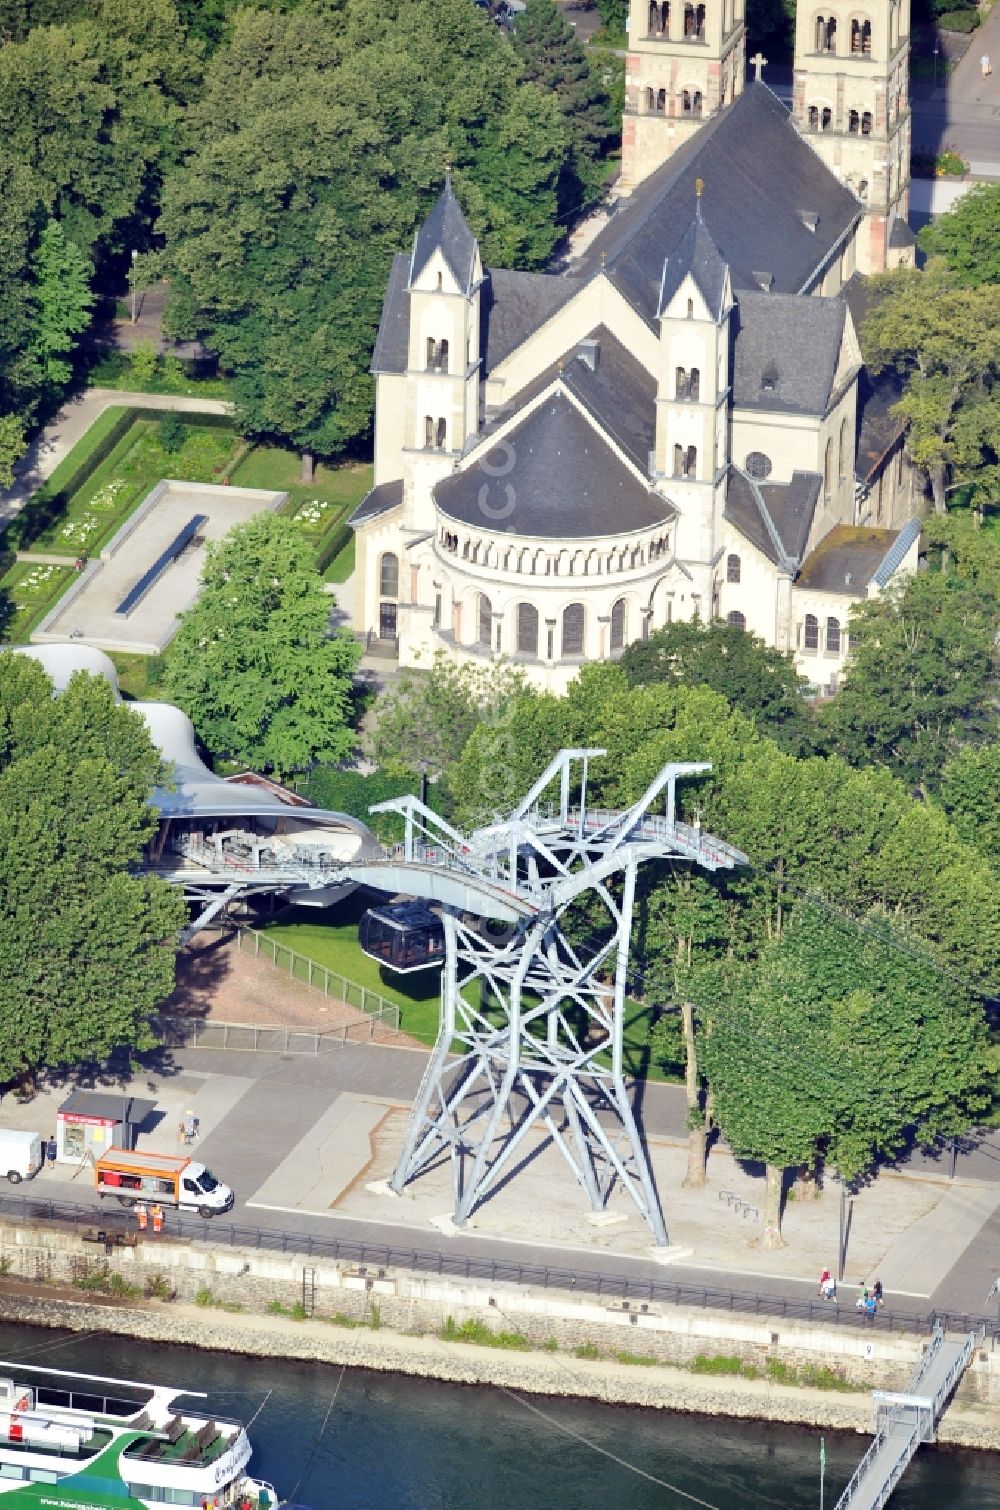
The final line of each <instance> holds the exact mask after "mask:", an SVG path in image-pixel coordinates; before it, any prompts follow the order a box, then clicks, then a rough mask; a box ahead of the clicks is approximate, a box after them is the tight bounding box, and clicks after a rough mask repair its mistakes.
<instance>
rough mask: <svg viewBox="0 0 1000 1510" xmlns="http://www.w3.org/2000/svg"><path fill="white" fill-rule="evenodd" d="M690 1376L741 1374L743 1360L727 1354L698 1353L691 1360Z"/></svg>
mask: <svg viewBox="0 0 1000 1510" xmlns="http://www.w3.org/2000/svg"><path fill="white" fill-rule="evenodd" d="M690 1366H691V1372H692V1374H741V1373H742V1372H743V1360H742V1359H741V1358H737V1357H735V1356H733V1355H731V1354H729V1353H712V1354H708V1353H699V1354H698V1355H697V1356H696V1357H695V1358H692V1360H691V1365H690Z"/></svg>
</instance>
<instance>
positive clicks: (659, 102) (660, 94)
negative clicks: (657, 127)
mask: <svg viewBox="0 0 1000 1510" xmlns="http://www.w3.org/2000/svg"><path fill="white" fill-rule="evenodd" d="M656 108H657V110H658V111H659V112H660V113H661V114H662V112H663V111H665V110H666V108H667V91H666V90H665V89H660V90H658V91H657V95H656Z"/></svg>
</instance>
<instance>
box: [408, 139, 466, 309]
mask: <svg viewBox="0 0 1000 1510" xmlns="http://www.w3.org/2000/svg"><path fill="white" fill-rule="evenodd" d="M435 252H440V254H441V256H442V257H443V258H444V261H445V264H446V266H447V267H448V269H449V271H450V272H451V275H452V277H453V278H454V280H455V282H456V283H457V284H458V287H459V289H460V290H461V292H462V293H463V294H465V295H466V296H468V295H469V294H470V293H471V292H472V287H473V284H474V282H475V279H476V269H477V266H478V261H479V256H478V254H479V244H478V242H477V241H476V238H475V236H474V235H473V234H472V231H471V229H470V228H469V223H468V221H467V220H466V218H465V216H464V215H463V213H462V207H461V205H460V204H459V202H458V200H457V199H456V197H455V191H454V189H453V188H452V186H451V163H450V161H447V162H446V163H445V177H444V188H443V189H442V190H441V193H440V195H439V196H438V199H437V202H436V203H435V205H434V207H433V209H432V210H431V212H430V214H429V215H428V216H427V219H426V220H425V221H424V223H423V225H422V226H421V227H420V228H419V230H418V231H417V234H416V236H415V237H414V238H413V255H412V256H411V258H410V276H409V280H408V284H409V287H410V288H412V287H413V285H414V283H415V282H416V281H417V279H418V278H419V277H420V274H421V273H422V272H423V270H424V268H425V267H426V266H427V264H428V262H430V260H431V258H432V257H433V256H434V253H435Z"/></svg>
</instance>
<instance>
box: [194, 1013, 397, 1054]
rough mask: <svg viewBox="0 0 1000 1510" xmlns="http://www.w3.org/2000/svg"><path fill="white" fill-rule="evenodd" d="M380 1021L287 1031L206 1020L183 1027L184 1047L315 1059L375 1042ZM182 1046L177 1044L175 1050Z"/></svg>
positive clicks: (278, 1025)
mask: <svg viewBox="0 0 1000 1510" xmlns="http://www.w3.org/2000/svg"><path fill="white" fill-rule="evenodd" d="M379 1020H380V1019H379V1018H378V1017H377V1016H376V1015H375V1014H372V1015H371V1016H370V1017H369V1018H368V1020H367V1021H366V1022H345V1023H341V1025H340V1026H339V1027H337V1028H288V1027H284V1026H283V1025H281V1024H276V1025H274V1026H267V1025H265V1026H264V1027H258V1026H255V1025H254V1024H253V1023H250V1022H219V1021H218V1019H216V1018H206V1019H205V1020H204V1021H195V1022H191V1023H185V1024H184V1026H183V1047H184V1048H186V1049H232V1050H242V1051H243V1052H244V1053H253V1054H312V1055H313V1056H316V1055H318V1054H322V1053H325V1052H326V1051H327V1050H329V1049H332V1048H336V1047H337V1045H338V1044H342V1043H348V1042H351V1043H357V1042H358V1040H359V1039H368V1040H370V1039H372V1038H374V1036H375V1029H376V1027H377V1026H378V1023H379ZM180 1046H181V1045H180V1044H175V1047H180Z"/></svg>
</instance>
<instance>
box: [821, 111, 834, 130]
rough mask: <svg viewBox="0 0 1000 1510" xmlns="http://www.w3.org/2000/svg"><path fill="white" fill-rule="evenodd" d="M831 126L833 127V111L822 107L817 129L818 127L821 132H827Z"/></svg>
mask: <svg viewBox="0 0 1000 1510" xmlns="http://www.w3.org/2000/svg"><path fill="white" fill-rule="evenodd" d="M832 125H833V111H832V110H831V109H830V107H829V105H824V106H823V114H822V115H821V116H820V118H819V127H820V130H821V131H829V129H830V127H831V126H832Z"/></svg>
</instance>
